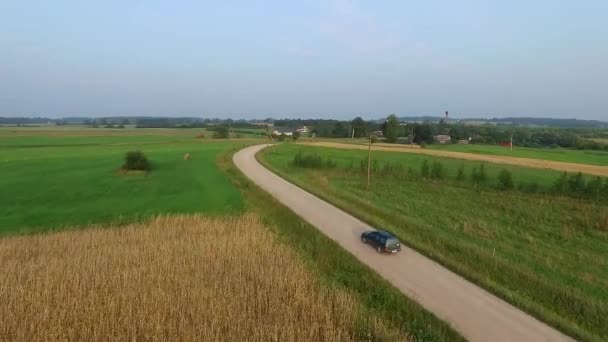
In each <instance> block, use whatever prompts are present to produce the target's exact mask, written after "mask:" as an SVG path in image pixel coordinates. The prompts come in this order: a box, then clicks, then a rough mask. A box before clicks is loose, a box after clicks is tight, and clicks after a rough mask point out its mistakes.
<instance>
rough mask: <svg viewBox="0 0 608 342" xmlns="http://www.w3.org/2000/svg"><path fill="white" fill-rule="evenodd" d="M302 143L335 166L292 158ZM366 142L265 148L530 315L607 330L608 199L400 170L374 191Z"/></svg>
mask: <svg viewBox="0 0 608 342" xmlns="http://www.w3.org/2000/svg"><path fill="white" fill-rule="evenodd" d="M297 151H303V152H304V153H305V154H306V153H309V154H311V153H316V154H318V155H320V156H321V157H322V158H324V159H325V158H328V157H330V158H331V159H332V160H334V161H335V162H336V163H337V168H334V169H323V170H310V169H302V168H295V167H292V166H290V162H291V161H292V159H293V156H294V155H295V154H296V153H297ZM366 157H367V152H366V151H356V150H337V149H329V148H319V147H309V146H298V145H295V144H283V145H279V146H277V147H273V148H271V149H269V150H267V151H265V152H263V154H261V156H260V159H261V160H262V161H263V162H264V163H265V164H266V165H268V166H269V167H271V168H272V169H273V170H275V171H276V172H278V173H279V174H281V175H283V176H284V177H286V178H287V179H289V180H291V181H293V182H294V183H296V184H298V185H299V186H301V187H303V188H305V189H307V190H309V191H312V192H313V193H315V194H317V195H319V196H321V197H323V198H325V199H327V200H329V201H331V202H332V203H335V204H336V205H338V206H339V207H342V208H344V209H345V210H347V211H349V212H351V213H353V214H354V215H356V216H358V217H360V218H361V219H363V220H365V221H367V222H369V223H371V224H373V225H375V226H377V227H383V228H386V229H389V230H391V231H393V232H395V233H396V234H397V235H398V236H399V237H400V238H401V239H403V240H404V241H405V242H406V243H407V244H408V245H410V246H412V247H414V248H415V249H417V250H419V251H421V252H423V253H424V254H426V255H429V256H431V257H432V258H434V259H436V260H438V261H439V262H441V263H442V264H444V265H446V266H447V267H449V268H451V269H452V270H454V271H456V272H457V273H460V274H462V275H464V276H465V277H467V278H469V279H471V280H473V281H474V282H476V283H478V284H480V285H482V286H484V287H485V288H487V289H489V290H490V291H492V292H494V293H496V294H498V295H500V296H501V297H503V298H505V299H507V300H508V301H510V302H512V303H514V304H515V305H517V306H519V307H522V308H523V309H525V310H526V311H528V312H530V313H532V314H533V315H535V316H537V317H539V318H540V319H542V320H545V321H547V322H549V323H551V324H552V325H554V326H556V327H558V328H559V329H561V330H563V331H564V332H566V333H568V334H571V335H573V336H575V337H577V338H580V339H584V340H605V339H606V338H608V272H606V270H607V269H608V206H606V204H605V203H603V204H602V203H595V202H592V201H587V200H578V199H572V198H568V197H558V196H556V195H548V194H526V193H522V192H519V191H497V190H494V189H493V188H491V187H474V186H473V185H471V184H468V183H466V182H454V181H447V180H444V181H430V180H422V179H420V178H414V179H410V180H407V179H401V180H396V179H392V178H390V177H380V176H374V177H373V178H372V187H371V191H369V192H368V191H366V190H365V179H366V178H365V176H364V174H361V173H359V172H358V171H353V170H352V169H351V170H348V171H347V170H346V168H347V167H349V165H350V164H351V163H352V164H354V168H353V169H356V168H358V167H359V162H360V161H361V160H364V159H365V158H366ZM373 158H374V159H376V160H379V161H380V162H381V163H382V162H385V161H391V162H395V163H396V162H399V163H402V164H403V165H404V166H405V167H406V168H407V167H411V168H412V169H413V170H416V172H418V171H419V169H420V165H421V163H422V161H423V160H429V161H433V160H440V161H441V162H442V164H443V165H444V168H445V169H447V170H446V171H447V172H448V174H450V175H454V174H455V172H456V169H457V168H458V167H460V166H461V165H463V166H464V167H465V170H466V172H465V173H466V174H467V175H468V174H469V172H470V170H471V169H472V168H473V167H475V166H477V165H479V163H476V162H467V161H459V160H454V159H448V158H432V157H428V156H421V155H413V154H406V153H391V152H374V154H373ZM502 168H507V169H509V170H511V172H512V174H513V177H514V179H515V181H516V182H518V181H524V182H530V181H535V182H538V183H541V184H545V185H549V184H551V182H552V181H553V180H554V179H555V178H556V177H557V176H558V175H559V172H553V171H548V170H539V169H527V168H522V167H507V166H503V165H492V164H486V169H487V173H488V177H489V178H490V179H491V180H495V179H496V174H497V173H498V172H499V170H501V169H502Z"/></svg>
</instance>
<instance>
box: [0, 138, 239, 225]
mask: <svg viewBox="0 0 608 342" xmlns="http://www.w3.org/2000/svg"><path fill="white" fill-rule="evenodd" d="M143 131H145V130H143ZM152 133H155V131H154V130H153V131H152ZM21 134H22V133H21ZM71 134H74V132H71ZM193 136H194V132H192V131H190V136H189V137H188V138H187V139H188V140H182V141H179V140H178V139H186V137H185V136H181V137H180V136H178V137H177V138H175V137H169V139H171V138H173V139H177V140H173V141H169V142H165V141H166V140H167V138H168V137H166V136H164V135H154V134H151V135H142V136H128V135H127V136H92V137H89V136H69V137H64V136H52V135H49V136H23V135H19V136H14V135H11V136H8V135H4V136H3V138H1V139H0V175H1V177H0V189H1V193H0V234H5V233H14V232H30V231H37V230H46V229H51V228H59V227H65V226H74V225H85V224H92V223H100V222H115V223H118V222H131V221H133V220H136V219H138V218H143V217H149V216H151V215H157V214H162V213H194V212H205V213H209V214H227V213H239V212H241V211H242V208H243V201H242V198H241V195H240V194H239V192H238V191H237V190H236V189H235V188H234V187H233V186H232V185H231V184H230V180H229V179H228V177H226V175H225V174H223V173H222V172H221V171H220V170H218V168H217V167H216V166H215V159H216V158H217V156H218V154H219V153H221V152H222V151H226V150H227V149H231V148H234V147H235V146H245V145H246V144H247V143H248V142H246V141H212V140H200V139H199V140H196V139H194V138H193ZM36 139H38V140H36ZM32 141H36V142H35V143H33V145H36V147H33V146H31V145H30V144H32ZM7 142H9V143H7ZM3 143H4V145H2V144H3ZM138 149H139V150H142V151H143V152H144V153H145V154H146V155H147V156H148V158H149V159H150V161H151V163H152V170H151V171H150V172H149V173H137V174H122V173H121V172H119V169H120V167H121V166H122V164H123V160H124V155H125V153H126V152H127V151H130V150H138ZM185 153H190V154H191V155H192V160H189V161H184V160H183V156H184V154H185Z"/></svg>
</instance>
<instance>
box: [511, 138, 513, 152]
mask: <svg viewBox="0 0 608 342" xmlns="http://www.w3.org/2000/svg"><path fill="white" fill-rule="evenodd" d="M511 151H513V134H511Z"/></svg>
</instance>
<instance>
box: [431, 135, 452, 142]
mask: <svg viewBox="0 0 608 342" xmlns="http://www.w3.org/2000/svg"><path fill="white" fill-rule="evenodd" d="M433 138H434V139H435V141H436V142H438V143H440V144H447V143H449V142H451V141H452V137H450V136H449V135H447V134H439V135H436V136H434V137H433Z"/></svg>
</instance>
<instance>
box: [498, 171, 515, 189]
mask: <svg viewBox="0 0 608 342" xmlns="http://www.w3.org/2000/svg"><path fill="white" fill-rule="evenodd" d="M498 187H499V188H500V189H503V190H510V189H513V177H512V176H511V172H509V170H507V169H502V170H501V171H500V173H499V174H498Z"/></svg>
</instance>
